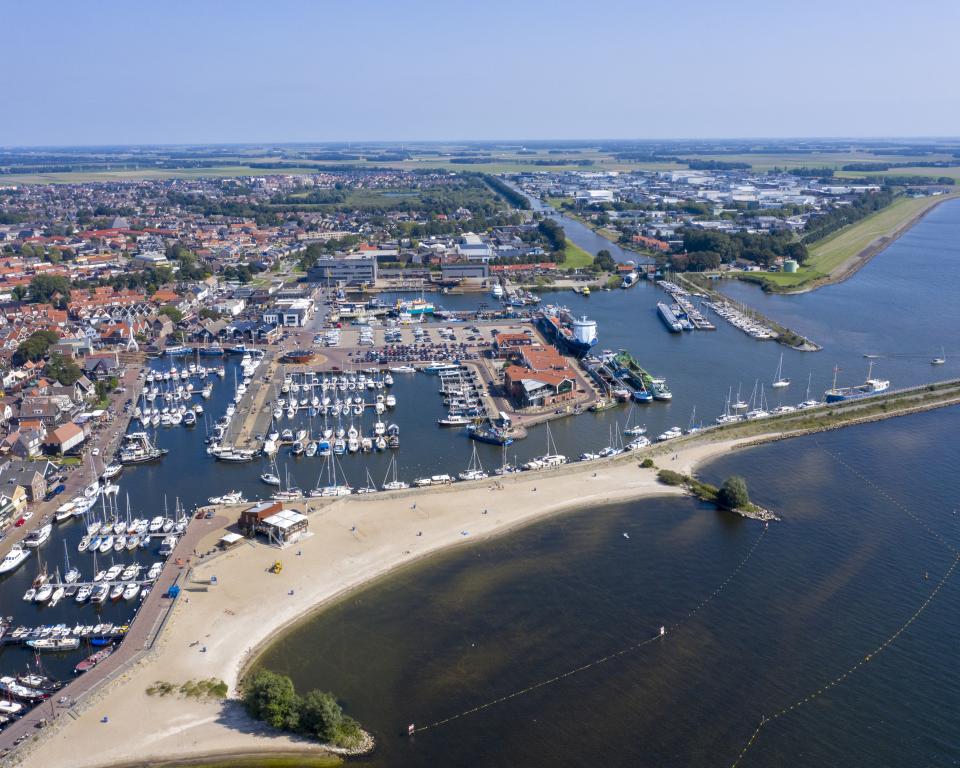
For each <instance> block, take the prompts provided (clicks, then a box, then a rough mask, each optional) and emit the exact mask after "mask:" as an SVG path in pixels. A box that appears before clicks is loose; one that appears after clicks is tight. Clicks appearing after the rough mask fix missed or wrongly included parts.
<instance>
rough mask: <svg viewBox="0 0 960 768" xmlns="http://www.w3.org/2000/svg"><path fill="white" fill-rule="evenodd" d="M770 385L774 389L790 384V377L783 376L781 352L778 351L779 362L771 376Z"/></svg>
mask: <svg viewBox="0 0 960 768" xmlns="http://www.w3.org/2000/svg"><path fill="white" fill-rule="evenodd" d="M772 386H773V388H774V389H783V388H784V387H789V386H790V379H785V378H784V377H783V352H781V353H780V362H779V364H778V365H777V373H776V375H775V376H774V378H773V384H772Z"/></svg>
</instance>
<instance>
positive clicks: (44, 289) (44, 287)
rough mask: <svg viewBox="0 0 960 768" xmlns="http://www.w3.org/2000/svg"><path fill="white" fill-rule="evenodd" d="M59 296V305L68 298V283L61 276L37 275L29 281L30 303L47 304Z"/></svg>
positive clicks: (64, 302)
mask: <svg viewBox="0 0 960 768" xmlns="http://www.w3.org/2000/svg"><path fill="white" fill-rule="evenodd" d="M57 294H59V295H60V296H61V302H60V303H61V304H63V305H65V304H66V302H67V300H69V298H70V281H69V280H68V279H67V278H66V277H63V276H62V275H37V276H36V277H34V278H33V279H32V280H31V281H30V293H29V296H30V301H32V302H35V303H41V304H47V303H49V302H50V300H51V299H52V298H53V297H54V296H56V295H57Z"/></svg>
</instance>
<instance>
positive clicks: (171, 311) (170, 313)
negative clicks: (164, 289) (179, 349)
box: [160, 304, 183, 325]
mask: <svg viewBox="0 0 960 768" xmlns="http://www.w3.org/2000/svg"><path fill="white" fill-rule="evenodd" d="M160 314H161V315H166V316H167V317H169V318H170V319H171V320H172V321H173V323H174V325H176V324H177V323H179V322H180V321H181V320H183V312H181V311H180V310H179V309H177V308H176V307H175V306H173V305H172V304H167V305H166V306H163V307H160Z"/></svg>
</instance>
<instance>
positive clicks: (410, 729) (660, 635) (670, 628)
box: [407, 523, 769, 736]
mask: <svg viewBox="0 0 960 768" xmlns="http://www.w3.org/2000/svg"><path fill="white" fill-rule="evenodd" d="M768 530H769V523H764V526H763V530H762V531H761V532H760V535H759V536H758V537H757V538H756V540H755V541H754V542H753V544H752V545H751V547H750V549H749V550H747V554H746V555H745V556H744V557H743V559H742V560H741V561H740V562H739V563H738V564H737V567H736V568H734V569H733V571H732V572H731V573H730V574H729V575H728V576H727V577H726V578H725V579H724V580H723V581H722V582H721V583H720V585H719V586H718V587H717V588H716V589H714V590H713V591H712V592H710V593H709V594H707V596H706V597H704V598H703V599H702V600H701V601H700V602H699V603H697V604H696V605H695V606H694V607H693V608H691V609H690V610H689V611H688V612H687V613H686V614H684V616H683V617H682V618H680V619H679V620H677V621H675V622H674V623H673V624H670V625H663V626H661V627H660V628H659V630H658V631H657V632H656V634H654V635H652V636H650V637H647V638H645V639H643V640H641V641H639V642H637V643H633V644H631V645H628V646H626V647H625V648H621V649H620V650H618V651H614V652H613V653H609V654H607V655H606V656H601V657H600V658H597V659H594V660H593V661H590V662H587V663H586V664H581V665H580V666H578V667H574V668H573V669H569V670H567V671H566V672H563V673H561V674H559V675H555V676H554V677H551V678H549V679H547V680H541V681H540V682H538V683H534V684H533V685H529V686H527V687H526V688H521V689H520V690H516V691H513V692H512V693H508V694H506V695H504V696H500V697H498V698H496V699H493V700H491V701H488V702H486V703H484V704H479V705H477V706H475V707H471V708H470V709H467V710H464V711H463V712H458V713H457V714H455V715H450V716H449V717H445V718H443V719H442V720H436V721H434V722H432V723H429V724H428V725H413V724H411V725H409V726H407V735H409V736H413V735H414V734H415V733H422V732H423V731H428V730H430V729H433V728H438V727H440V726H441V725H446V724H447V723H451V722H453V721H454V720H460V719H461V718H464V717H467V716H468V715H473V714H476V713H477V712H482V711H483V710H485V709H490V708H491V707H494V706H496V705H498V704H503V703H504V702H506V701H510V700H511V699H516V698H519V697H520V696H524V695H526V694H528V693H531V692H533V691H536V690H537V689H539V688H544V687H546V686H548V685H552V684H553V683H557V682H559V681H561V680H565V679H566V678H568V677H572V676H573V675H576V674H579V673H580V672H585V671H586V670H588V669H592V668H593V667H598V666H600V665H601V664H605V663H606V662H608V661H612V660H613V659H617V658H619V657H621V656H625V655H626V654H628V653H632V652H633V651H637V650H639V649H641V648H643V647H644V646H647V645H650V644H651V643H653V642H654V641H656V640H662V639H664V638H666V637H667V635H668V634H670V633H673V632H676V631H677V630H679V629H681V628H682V627H683V625H684V624H686V623H687V622H689V621H690V620H691V619H692V618H693V617H694V616H695V615H696V614H697V613H698V612H699V611H700V610H702V609H703V608H704V607H705V606H706V605H707V604H708V603H710V602H711V601H712V600H713V599H714V598H716V597H718V596H719V595H720V593H721V592H723V590H724V589H725V588H726V587H727V585H729V584H730V582H731V581H733V579H734V578H736V576H737V574H738V573H740V571H741V570H743V568H744V566H746V564H747V562H748V561H749V560H750V558H751V557H752V556H753V553H754V552H755V551H756V549H757V547H758V546H760V542H761V541H763V539H764V537H765V536H766V535H767V531H768Z"/></svg>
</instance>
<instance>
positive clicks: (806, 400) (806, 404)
mask: <svg viewBox="0 0 960 768" xmlns="http://www.w3.org/2000/svg"><path fill="white" fill-rule="evenodd" d="M812 381H813V374H812V373H811V374H809V375H808V376H807V394H806V397H805V398H804V400H803V402H802V403H800V404H799V405H797V408H814V407H815V406H818V405H820V403H818V402H817V401H816V400H811V399H810V384H811V382H812Z"/></svg>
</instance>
